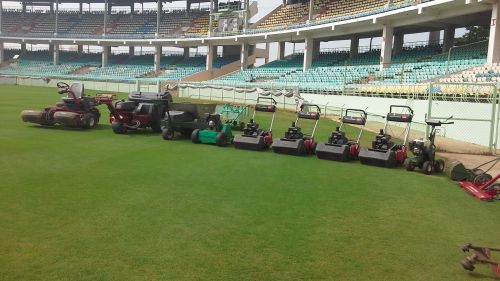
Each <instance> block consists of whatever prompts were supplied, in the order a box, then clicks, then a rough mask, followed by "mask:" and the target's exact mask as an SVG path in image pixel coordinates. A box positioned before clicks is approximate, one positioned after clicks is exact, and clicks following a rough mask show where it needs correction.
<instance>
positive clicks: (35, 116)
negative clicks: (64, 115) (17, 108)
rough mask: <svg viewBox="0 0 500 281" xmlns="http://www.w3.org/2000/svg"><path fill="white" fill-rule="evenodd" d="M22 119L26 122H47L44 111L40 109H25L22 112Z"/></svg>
mask: <svg viewBox="0 0 500 281" xmlns="http://www.w3.org/2000/svg"><path fill="white" fill-rule="evenodd" d="M21 119H22V120H23V121H24V122H29V123H35V124H41V125H43V124H44V123H45V122H44V120H45V118H44V112H43V111H40V110H23V111H22V112H21Z"/></svg>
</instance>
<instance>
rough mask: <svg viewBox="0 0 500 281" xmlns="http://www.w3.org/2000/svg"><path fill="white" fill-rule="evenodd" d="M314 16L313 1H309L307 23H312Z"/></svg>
mask: <svg viewBox="0 0 500 281" xmlns="http://www.w3.org/2000/svg"><path fill="white" fill-rule="evenodd" d="M313 16H314V1H313V0H310V1H309V16H308V17H307V21H308V22H310V21H312V19H313Z"/></svg>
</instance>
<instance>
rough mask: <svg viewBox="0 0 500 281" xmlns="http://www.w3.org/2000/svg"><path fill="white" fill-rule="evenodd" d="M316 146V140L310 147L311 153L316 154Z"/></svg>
mask: <svg viewBox="0 0 500 281" xmlns="http://www.w3.org/2000/svg"><path fill="white" fill-rule="evenodd" d="M317 146H318V143H317V142H313V144H312V148H311V154H313V155H314V154H316V147H317Z"/></svg>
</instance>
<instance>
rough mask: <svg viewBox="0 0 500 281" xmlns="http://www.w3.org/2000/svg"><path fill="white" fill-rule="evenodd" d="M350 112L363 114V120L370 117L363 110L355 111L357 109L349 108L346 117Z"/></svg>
mask: <svg viewBox="0 0 500 281" xmlns="http://www.w3.org/2000/svg"><path fill="white" fill-rule="evenodd" d="M349 111H351V112H358V113H361V114H362V115H363V116H362V118H365V119H366V116H368V114H366V111H364V110H362V109H355V108H348V109H346V110H345V116H349Z"/></svg>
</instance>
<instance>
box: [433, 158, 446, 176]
mask: <svg viewBox="0 0 500 281" xmlns="http://www.w3.org/2000/svg"><path fill="white" fill-rule="evenodd" d="M434 171H435V172H436V173H441V172H442V171H444V160H442V159H438V160H436V161H434Z"/></svg>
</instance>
